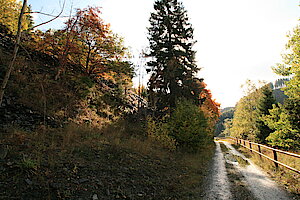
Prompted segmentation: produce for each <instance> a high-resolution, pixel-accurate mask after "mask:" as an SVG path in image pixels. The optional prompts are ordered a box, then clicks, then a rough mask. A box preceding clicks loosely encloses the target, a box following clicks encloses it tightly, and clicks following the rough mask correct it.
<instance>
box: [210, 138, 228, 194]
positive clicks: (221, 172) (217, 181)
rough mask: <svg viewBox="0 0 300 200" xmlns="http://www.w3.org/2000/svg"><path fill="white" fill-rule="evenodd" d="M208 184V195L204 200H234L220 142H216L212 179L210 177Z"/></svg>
mask: <svg viewBox="0 0 300 200" xmlns="http://www.w3.org/2000/svg"><path fill="white" fill-rule="evenodd" d="M207 182H208V187H207V190H206V191H207V193H206V195H205V198H204V199H221V200H227V199H232V195H231V192H230V185H229V181H228V178H227V172H226V167H225V159H224V155H223V153H222V150H221V148H220V144H219V143H218V142H216V152H215V155H214V158H213V166H212V173H211V177H209V180H208V181H207Z"/></svg>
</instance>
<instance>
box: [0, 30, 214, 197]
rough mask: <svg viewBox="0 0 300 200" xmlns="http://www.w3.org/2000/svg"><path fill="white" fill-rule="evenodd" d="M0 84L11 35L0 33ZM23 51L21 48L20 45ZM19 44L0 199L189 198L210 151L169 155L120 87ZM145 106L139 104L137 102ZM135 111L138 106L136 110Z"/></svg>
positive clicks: (5, 125)
mask: <svg viewBox="0 0 300 200" xmlns="http://www.w3.org/2000/svg"><path fill="white" fill-rule="evenodd" d="M1 31H2V32H1V33H0V34H1V38H0V52H1V54H0V72H1V73H0V75H1V76H0V81H1V82H2V80H3V75H4V72H5V71H6V69H7V66H8V63H9V62H10V58H11V54H12V49H13V36H12V35H9V34H8V33H7V32H5V30H1ZM23 42H24V44H26V41H23ZM60 67H61V66H60V65H59V61H58V60H57V58H56V57H55V56H52V55H49V54H47V53H44V52H41V51H36V50H33V49H32V48H30V47H28V46H26V45H24V46H23V49H21V50H20V51H19V54H18V57H17V60H16V65H15V69H14V71H13V73H12V76H11V78H10V82H9V84H8V87H7V89H6V91H5V98H4V101H3V104H2V106H1V107H0V132H1V135H0V183H1V188H0V198H1V199H30V200H34V199H193V198H194V199H197V198H198V197H199V195H200V194H201V193H203V190H204V189H203V185H204V184H205V183H203V180H204V179H203V177H205V176H206V173H207V169H208V166H209V164H210V160H211V157H212V154H213V150H214V145H213V144H210V145H207V146H206V147H205V148H204V149H203V150H202V151H198V152H197V153H187V152H185V151H181V150H179V149H178V150H177V151H170V150H169V149H166V148H165V147H164V146H163V145H162V144H160V143H158V142H157V141H156V140H155V139H153V138H149V137H147V130H146V128H147V124H146V122H145V118H144V115H142V113H139V112H137V110H138V109H137V108H138V105H137V104H138V101H139V100H140V99H139V98H140V97H138V96H137V95H136V94H135V93H134V92H133V91H131V90H130V89H129V88H130V87H129V85H127V84H126V83H125V82H120V81H119V82H118V81H115V80H112V79H111V77H109V76H108V77H101V78H99V77H93V76H90V75H88V74H87V73H85V71H83V70H82V69H81V68H79V67H78V66H77V65H76V64H74V63H70V62H69V63H67V64H65V66H64V68H63V70H64V71H63V72H61V73H58V72H59V70H60V69H61V68H60ZM143 102H144V103H146V102H145V101H144V100H143V101H142V103H143ZM142 105H143V104H142Z"/></svg>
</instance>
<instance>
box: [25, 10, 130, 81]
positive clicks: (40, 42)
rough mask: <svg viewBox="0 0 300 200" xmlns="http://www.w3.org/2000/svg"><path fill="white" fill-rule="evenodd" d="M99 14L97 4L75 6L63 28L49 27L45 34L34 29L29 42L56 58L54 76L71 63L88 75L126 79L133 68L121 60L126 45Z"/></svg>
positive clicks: (111, 79) (35, 47)
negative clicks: (93, 5)
mask: <svg viewBox="0 0 300 200" xmlns="http://www.w3.org/2000/svg"><path fill="white" fill-rule="evenodd" d="M100 15H101V11H100V9H99V8H98V7H89V8H85V9H82V10H81V9H77V12H76V14H75V16H74V17H72V18H70V19H69V20H68V21H67V22H66V26H65V28H64V29H62V30H57V31H54V30H51V29H50V30H48V31H46V32H45V33H44V32H41V31H36V32H35V34H34V42H31V43H30V45H31V46H32V47H33V48H34V49H36V50H38V51H41V52H44V53H46V54H49V55H52V56H54V57H55V58H57V59H58V61H59V66H60V68H59V70H58V72H57V77H59V75H60V73H62V72H64V71H65V70H66V65H67V64H69V65H70V64H71V65H72V66H75V67H76V69H79V70H82V71H83V72H85V73H86V74H88V75H92V76H95V77H98V78H104V79H109V80H110V81H113V82H115V81H116V78H118V80H122V81H124V82H128V80H129V79H131V77H132V73H133V69H132V67H131V66H130V64H129V63H128V62H125V61H124V60H123V58H124V57H125V56H126V54H127V51H126V48H125V47H124V46H123V44H122V43H123V41H122V39H121V38H119V37H118V36H117V35H115V34H113V33H112V31H111V30H110V26H109V24H106V23H105V22H104V21H103V19H102V18H101V17H100ZM120 75H121V76H120Z"/></svg>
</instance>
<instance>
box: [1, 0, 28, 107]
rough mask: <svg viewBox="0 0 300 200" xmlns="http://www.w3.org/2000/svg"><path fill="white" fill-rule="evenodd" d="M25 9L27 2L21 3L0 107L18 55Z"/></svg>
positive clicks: (25, 0) (2, 87) (2, 86)
mask: <svg viewBox="0 0 300 200" xmlns="http://www.w3.org/2000/svg"><path fill="white" fill-rule="evenodd" d="M26 7H27V0H24V1H23V6H22V9H21V12H20V16H19V20H18V32H17V40H16V43H15V46H14V51H13V56H12V60H11V62H10V63H9V66H8V69H7V71H6V74H5V76H4V79H3V82H2V85H1V88H0V107H1V105H2V101H3V96H4V91H5V88H6V86H7V83H8V80H9V77H10V74H11V72H12V71H13V68H14V64H15V60H16V58H17V53H18V50H19V44H20V40H21V29H22V19H23V15H24V11H25V9H26Z"/></svg>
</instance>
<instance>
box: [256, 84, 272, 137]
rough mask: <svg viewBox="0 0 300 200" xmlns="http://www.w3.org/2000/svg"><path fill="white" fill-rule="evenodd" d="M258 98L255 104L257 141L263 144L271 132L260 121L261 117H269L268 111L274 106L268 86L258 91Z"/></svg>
mask: <svg viewBox="0 0 300 200" xmlns="http://www.w3.org/2000/svg"><path fill="white" fill-rule="evenodd" d="M260 93H261V94H260V97H259V98H258V102H257V114H258V116H259V117H258V118H257V120H256V123H257V127H258V130H259V132H258V134H257V136H256V137H257V141H258V142H261V143H265V139H266V137H268V136H269V135H270V133H272V132H273V130H272V129H270V128H269V127H268V126H267V125H265V123H264V122H263V120H262V117H263V116H265V115H269V114H270V112H269V110H270V109H272V108H273V104H275V98H274V96H273V92H272V90H271V88H270V86H269V85H265V86H263V87H262V88H261V89H260Z"/></svg>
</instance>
